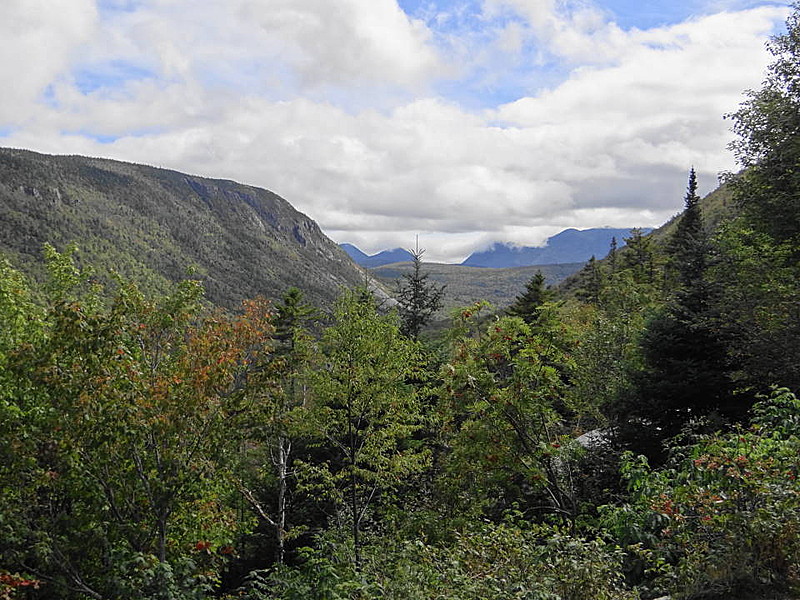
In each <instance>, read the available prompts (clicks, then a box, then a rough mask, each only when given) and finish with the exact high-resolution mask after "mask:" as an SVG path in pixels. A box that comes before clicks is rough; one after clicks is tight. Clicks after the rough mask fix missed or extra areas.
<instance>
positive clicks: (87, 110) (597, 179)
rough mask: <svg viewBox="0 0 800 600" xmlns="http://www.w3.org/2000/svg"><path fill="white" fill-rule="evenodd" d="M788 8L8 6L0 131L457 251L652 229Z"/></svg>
mask: <svg viewBox="0 0 800 600" xmlns="http://www.w3.org/2000/svg"><path fill="white" fill-rule="evenodd" d="M788 13H789V8H788V2H775V1H764V0H671V1H666V0H659V1H656V0H3V1H2V3H0V81H2V82H3V83H4V86H3V88H4V90H3V94H2V95H0V146H6V147H16V148H27V149H31V150H36V151H40V152H46V153H52V154H83V155H90V156H99V157H108V158H115V159H119V160H126V161H132V162H138V163H145V164H150V165H154V166H158V167H164V168H170V169H176V170H179V171H183V172H188V173H191V174H194V175H202V176H206V177H214V178H221V179H233V180H235V181H238V182H241V183H245V184H249V185H254V186H258V187H263V188H267V189H269V190H271V191H273V192H275V193H277V194H279V195H280V196H282V197H284V198H285V199H286V200H288V201H289V202H290V203H291V204H292V205H293V206H295V207H296V208H297V209H298V210H300V211H302V212H304V213H305V214H307V215H308V216H309V217H311V218H312V219H314V220H315V221H316V222H317V223H318V224H319V225H320V227H322V229H323V231H325V233H327V234H328V236H329V237H331V238H332V239H333V240H334V241H336V242H339V243H343V242H349V243H352V244H355V245H356V246H358V247H359V248H361V249H362V250H364V251H365V252H368V253H374V252H377V251H379V250H382V249H386V248H393V247H398V246H399V247H404V248H410V247H413V245H414V243H415V239H416V236H419V243H420V246H421V247H423V248H425V250H426V253H425V259H426V260H430V261H440V262H460V261H461V260H463V259H464V258H465V257H466V256H468V255H469V254H470V253H471V252H472V251H475V250H479V249H483V248H485V247H487V246H488V245H489V244H491V243H493V242H511V243H515V244H521V245H528V246H533V245H540V244H542V243H543V242H544V241H545V240H546V238H547V237H549V236H551V235H554V234H555V233H557V232H559V231H561V230H563V229H565V228H568V227H575V228H578V229H585V228H590V227H625V228H628V227H653V226H658V225H660V224H662V223H663V222H665V221H666V220H667V219H669V218H670V217H672V216H673V215H675V214H676V213H678V212H679V211H680V210H681V208H682V206H683V197H684V194H685V190H686V182H687V175H688V171H689V169H690V168H691V167H692V166H694V168H695V169H696V171H697V174H698V183H699V191H700V192H701V193H707V192H710V191H711V190H713V189H714V188H715V187H716V186H717V182H718V175H719V174H720V173H722V172H725V171H731V170H735V169H736V164H735V161H734V159H733V156H732V154H731V152H730V151H729V150H728V149H727V145H728V143H729V142H730V141H731V140H732V139H733V134H732V133H731V131H730V128H731V121H730V120H729V119H727V120H726V119H725V118H724V115H726V114H728V113H731V112H733V111H735V110H736V108H737V106H738V105H739V103H740V102H742V101H743V99H744V95H743V93H744V91H745V90H747V89H755V88H758V87H759V86H760V83H761V81H762V80H763V78H764V75H765V69H766V67H767V66H768V64H769V62H770V55H769V53H768V52H767V50H766V48H765V43H766V41H767V40H768V38H769V36H770V35H773V34H775V33H776V32H779V31H780V30H781V28H782V26H783V23H784V21H785V18H786V16H787V15H788Z"/></svg>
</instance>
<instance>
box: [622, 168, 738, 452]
mask: <svg viewBox="0 0 800 600" xmlns="http://www.w3.org/2000/svg"><path fill="white" fill-rule="evenodd" d="M696 190H697V179H696V176H695V172H694V169H692V170H691V171H690V174H689V186H688V190H687V194H686V203H685V206H686V209H685V212H684V214H683V216H682V218H681V221H680V222H679V224H678V228H677V230H676V232H675V233H674V235H673V237H672V239H671V240H670V241H669V243H668V246H667V250H668V253H669V257H668V261H669V264H670V265H671V266H672V269H673V271H674V272H675V281H676V287H675V289H674V290H673V291H672V293H671V296H670V298H669V299H668V301H667V304H666V305H665V307H664V309H663V310H662V311H661V313H660V314H659V315H657V316H656V317H655V318H654V319H653V320H652V321H651V322H650V324H649V325H648V327H647V330H646V332H645V334H644V337H643V342H642V351H643V355H644V359H645V368H644V370H643V372H642V373H641V374H640V376H639V380H638V394H637V396H638V398H637V401H636V403H635V405H634V406H632V407H631V409H630V412H631V414H632V415H633V416H636V417H638V418H639V419H642V420H644V421H646V422H647V423H649V424H650V425H652V431H651V434H650V436H649V437H651V438H652V440H659V439H661V440H663V439H667V438H670V437H672V436H674V435H675V434H677V433H678V432H679V431H680V430H681V428H682V427H683V426H684V425H685V424H686V423H687V422H689V421H690V420H692V419H694V418H697V417H702V416H709V415H711V414H716V415H719V416H720V417H722V418H726V419H737V418H738V417H740V416H742V415H740V414H739V413H738V412H737V410H736V407H735V406H734V405H732V404H731V397H732V391H731V387H732V386H731V384H730V380H729V378H728V365H727V358H726V351H725V346H724V344H723V343H722V341H721V340H720V339H719V336H718V335H717V332H716V329H715V327H714V318H713V314H712V310H711V308H710V307H711V306H712V304H713V303H712V296H713V289H712V286H711V285H710V283H709V281H708V277H707V270H708V265H709V256H710V245H709V242H708V239H707V236H706V233H705V231H704V228H703V219H702V214H701V209H700V206H699V198H698V197H697V193H696ZM637 437H640V438H641V435H640V434H637ZM652 440H651V441H652Z"/></svg>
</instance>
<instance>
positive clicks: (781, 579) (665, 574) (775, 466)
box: [611, 389, 800, 598]
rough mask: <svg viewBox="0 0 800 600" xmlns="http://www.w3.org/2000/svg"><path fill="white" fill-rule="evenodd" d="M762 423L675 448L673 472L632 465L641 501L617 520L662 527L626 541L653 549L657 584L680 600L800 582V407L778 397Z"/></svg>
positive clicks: (760, 411) (767, 403)
mask: <svg viewBox="0 0 800 600" xmlns="http://www.w3.org/2000/svg"><path fill="white" fill-rule="evenodd" d="M753 415H754V416H753V419H752V424H751V427H750V428H749V429H741V428H740V429H737V430H735V431H733V432H732V433H729V434H724V435H723V434H715V435H710V436H705V437H703V438H702V439H701V440H700V441H698V442H697V443H695V444H693V445H691V446H688V447H683V448H676V449H674V450H673V453H672V456H671V459H670V461H669V462H668V463H667V465H666V466H665V468H664V469H661V470H658V471H652V470H650V469H649V468H647V466H646V463H645V462H643V461H642V460H641V459H638V460H634V459H631V458H630V457H629V459H628V462H627V466H626V468H625V471H626V476H627V478H628V481H629V485H630V488H631V491H632V492H633V495H634V502H633V505H632V506H627V507H624V508H622V509H617V511H616V512H617V515H618V516H619V514H620V512H624V513H625V514H626V515H627V516H628V517H630V516H631V515H635V518H634V519H633V521H634V522H638V523H639V525H642V524H650V525H651V526H652V525H655V524H657V527H658V529H653V528H652V527H651V529H650V530H649V531H646V528H641V527H640V531H639V534H638V535H639V539H638V540H636V539H631V538H630V537H629V539H628V540H626V541H627V542H633V541H638V542H640V543H641V544H642V546H644V547H646V546H650V549H652V554H651V555H650V556H651V563H650V566H651V568H654V569H655V570H654V572H657V573H658V576H657V578H656V583H657V584H660V585H661V586H663V587H664V588H665V589H667V590H669V591H670V592H671V593H672V594H673V595H674V596H675V597H676V598H697V597H705V596H713V595H720V594H729V593H731V592H733V591H734V590H737V589H743V588H748V587H753V586H764V585H767V586H771V587H776V588H786V587H791V586H793V585H797V583H798V581H797V580H796V578H797V573H798V567H800V555H799V554H798V551H800V485H798V482H797V474H798V461H799V460H800V437H798V433H800V432H799V431H798V428H797V427H796V424H797V422H798V418H799V417H800V401H798V400H797V398H796V397H795V396H794V395H793V394H791V393H790V392H789V391H788V390H786V389H777V390H775V391H774V392H773V394H772V396H771V397H770V398H768V399H764V400H763V401H761V402H760V403H758V404H757V405H756V406H755V408H754V410H753ZM612 512H614V511H612ZM611 520H613V519H611ZM617 521H618V522H619V519H617ZM618 532H619V530H618Z"/></svg>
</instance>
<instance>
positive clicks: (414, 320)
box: [396, 242, 445, 339]
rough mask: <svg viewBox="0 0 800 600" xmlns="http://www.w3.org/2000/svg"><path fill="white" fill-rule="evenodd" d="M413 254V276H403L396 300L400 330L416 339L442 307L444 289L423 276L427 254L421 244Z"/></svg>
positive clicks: (426, 274) (417, 245) (427, 276)
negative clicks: (424, 258)
mask: <svg viewBox="0 0 800 600" xmlns="http://www.w3.org/2000/svg"><path fill="white" fill-rule="evenodd" d="M410 252H411V254H412V256H413V257H414V259H413V263H412V268H411V272H410V273H403V278H402V280H401V282H400V283H399V285H398V286H397V291H396V296H397V302H398V312H399V313H400V329H401V331H402V332H403V333H404V334H405V335H407V336H409V337H411V338H413V339H417V338H418V337H419V334H420V332H421V331H422V328H423V327H425V325H427V324H428V323H429V322H430V320H431V318H432V317H433V315H434V314H436V311H438V310H439V309H440V308H441V307H442V297H443V296H444V289H445V286H444V285H438V284H436V283H434V282H432V281H430V280H429V274H428V273H425V272H423V270H422V255H423V254H424V253H425V250H422V249H421V248H420V247H419V242H417V244H416V245H415V247H414V250H412V251H410Z"/></svg>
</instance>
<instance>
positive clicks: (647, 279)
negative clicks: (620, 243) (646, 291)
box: [623, 227, 656, 284]
mask: <svg viewBox="0 0 800 600" xmlns="http://www.w3.org/2000/svg"><path fill="white" fill-rule="evenodd" d="M625 244H626V245H627V247H628V251H627V252H625V254H624V258H625V261H624V265H623V266H624V268H627V269H630V270H631V271H632V272H633V275H634V279H635V280H636V282H637V283H650V284H652V283H654V282H655V273H656V267H655V256H654V252H653V239H652V238H651V237H650V236H648V235H644V234H643V233H642V230H641V229H640V228H638V227H635V228H633V229H631V236H630V237H627V238H625Z"/></svg>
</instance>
